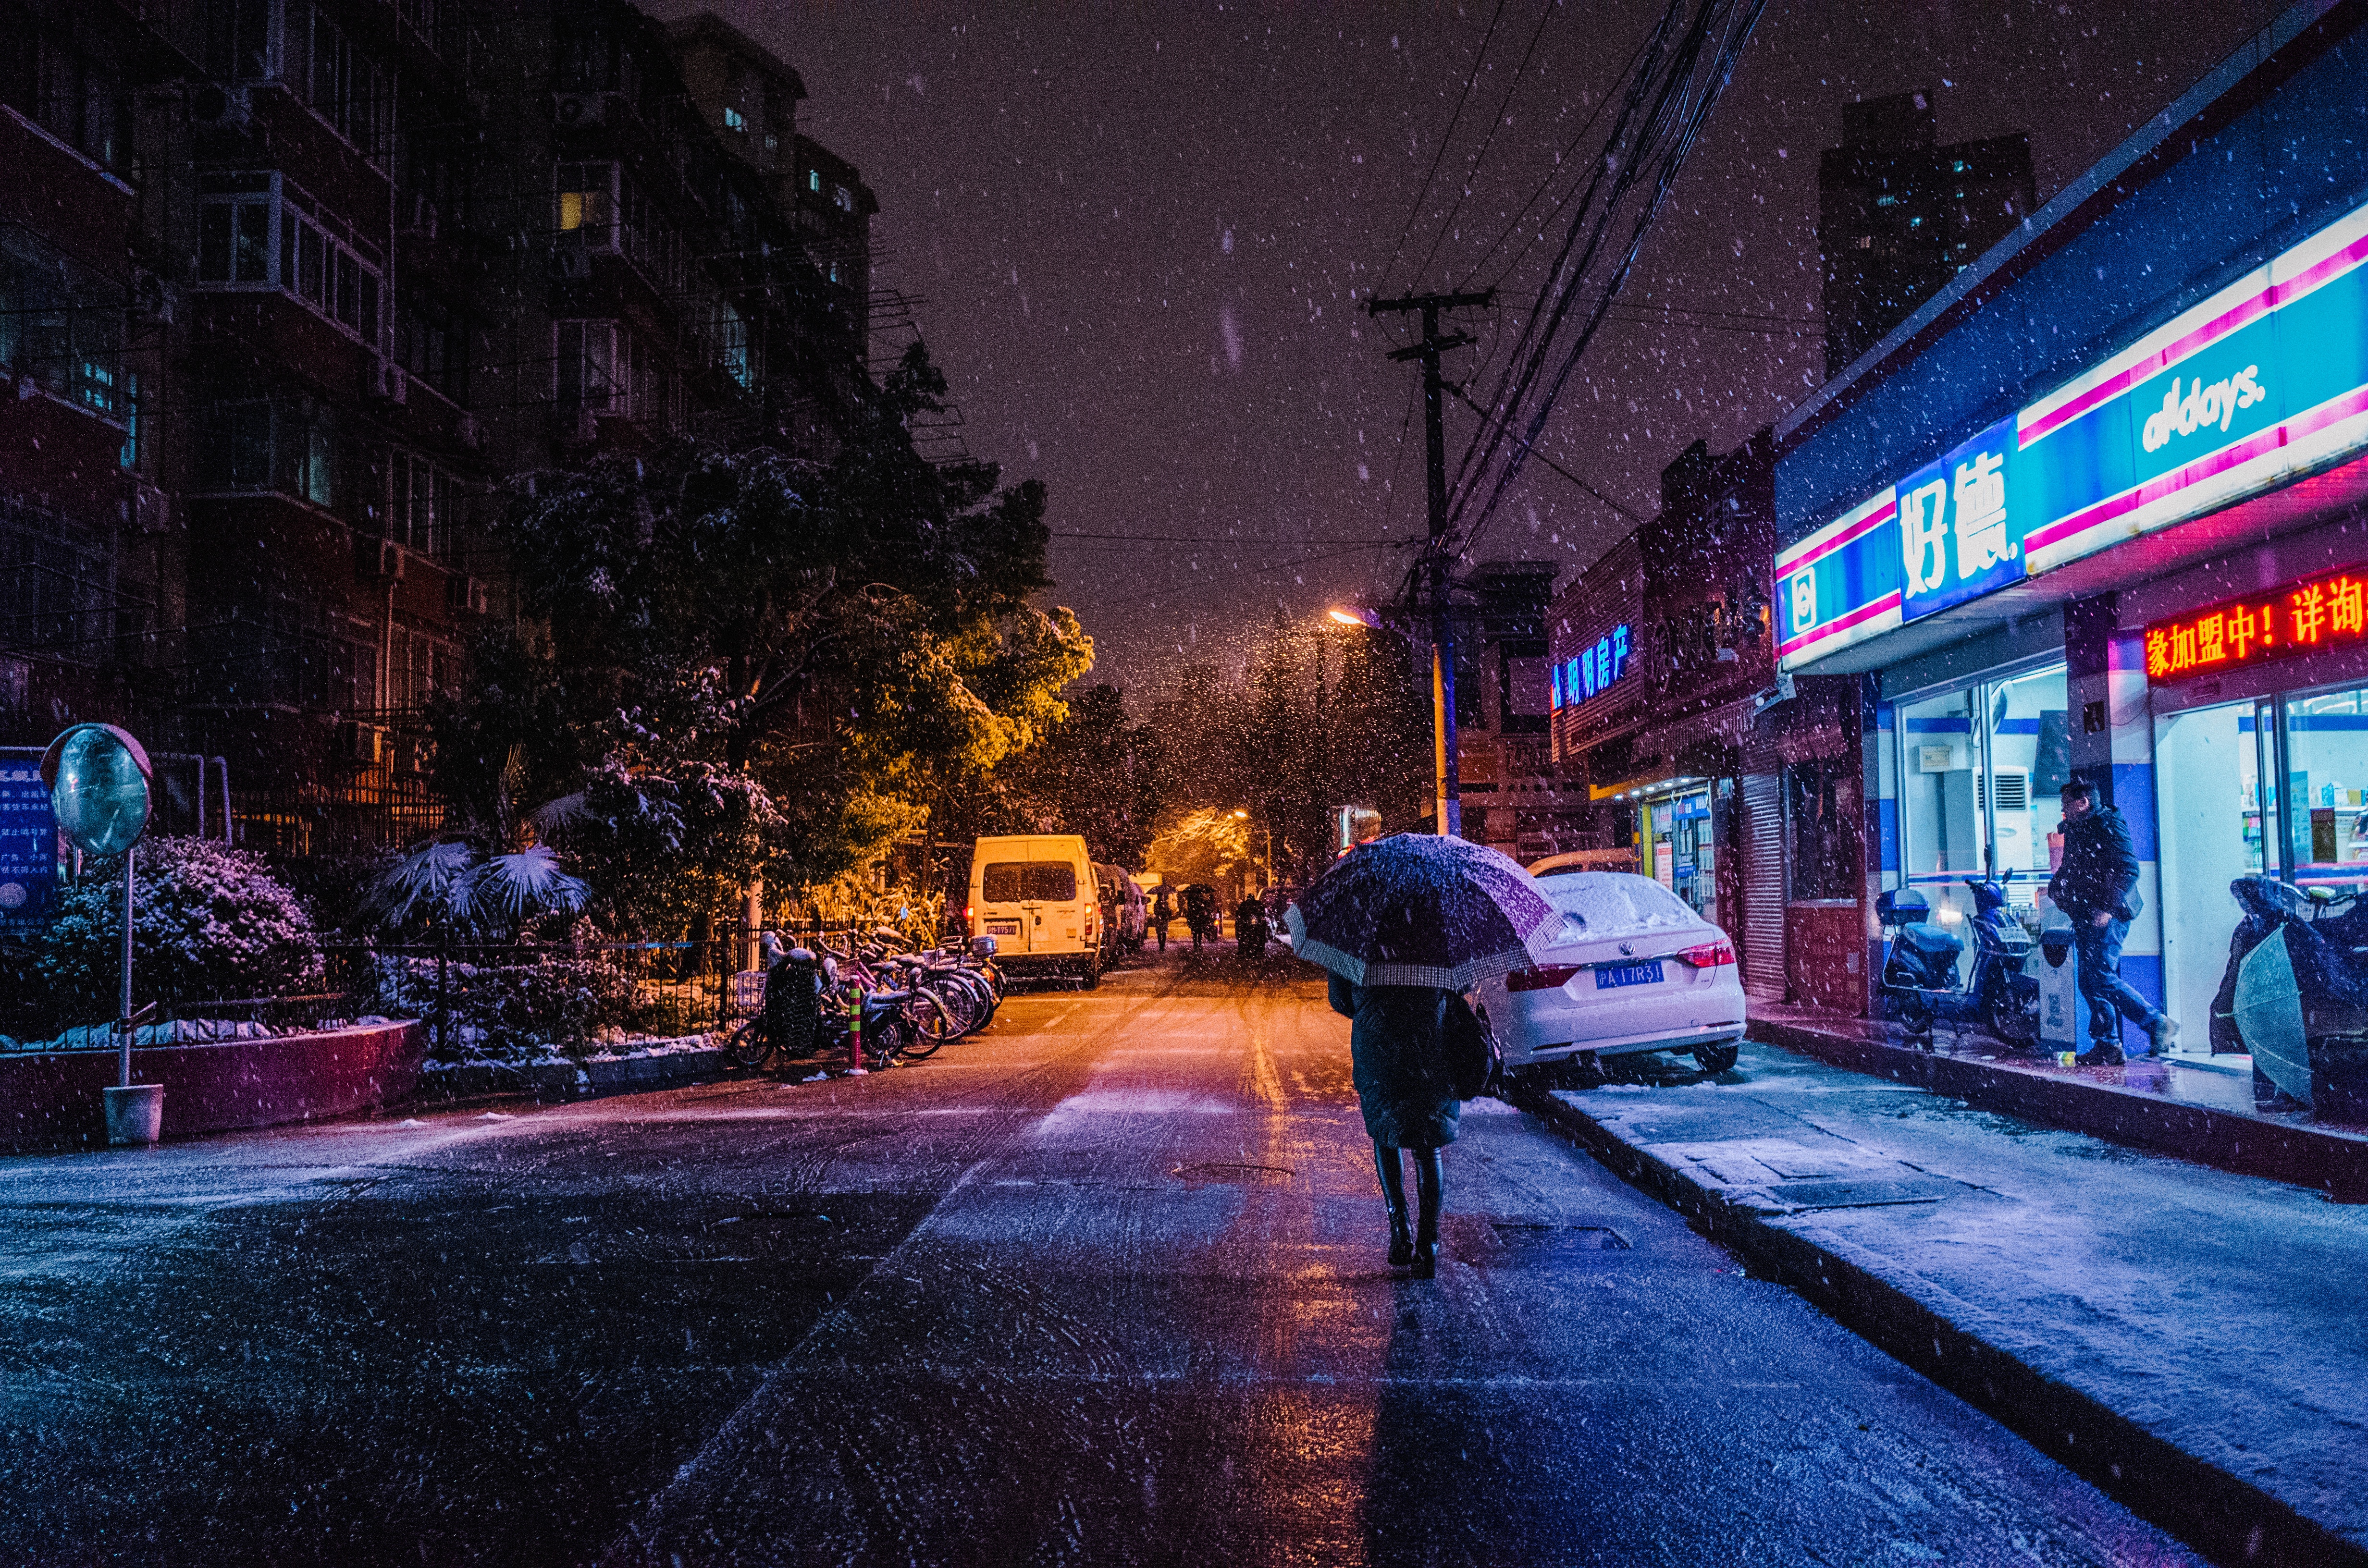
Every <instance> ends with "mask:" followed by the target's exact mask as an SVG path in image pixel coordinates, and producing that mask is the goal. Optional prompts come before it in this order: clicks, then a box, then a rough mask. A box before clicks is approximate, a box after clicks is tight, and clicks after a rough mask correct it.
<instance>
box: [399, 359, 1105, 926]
mask: <svg viewBox="0 0 2368 1568" xmlns="http://www.w3.org/2000/svg"><path fill="white" fill-rule="evenodd" d="M944 390H945V383H944V381H943V379H942V378H941V377H939V374H938V372H937V371H936V369H934V368H933V367H932V366H931V365H930V364H929V362H928V357H927V355H926V354H925V353H923V352H922V351H921V350H920V349H919V347H917V346H916V347H915V349H914V350H912V351H911V352H909V353H908V354H907V355H906V356H905V359H904V361H903V362H902V363H901V364H900V365H899V366H898V367H897V369H895V370H894V372H893V373H892V374H891V375H890V376H889V377H888V378H887V380H886V381H885V382H884V383H883V384H882V386H881V387H880V388H879V389H877V391H876V392H875V394H874V395H873V396H872V398H871V400H870V402H869V403H867V405H866V406H865V407H864V408H863V409H862V410H861V411H860V414H859V415H858V417H857V418H856V420H855V421H854V423H853V426H852V427H851V428H850V430H849V431H848V438H847V440H846V442H845V444H844V445H843V446H842V447H841V448H840V449H839V450H838V451H837V453H836V455H834V456H833V457H832V458H831V460H829V461H827V462H814V461H809V460H801V459H796V458H791V457H789V456H785V455H784V454H782V453H780V452H777V451H773V450H769V449H752V450H745V451H734V450H726V449H721V448H717V447H712V446H703V445H696V444H690V443H683V444H678V445H676V446H673V447H669V448H666V449H662V450H658V451H655V452H650V453H644V454H642V455H639V456H633V455H626V454H609V455H605V456H602V457H600V458H597V459H595V460H593V461H591V462H590V463H588V464H586V465H585V466H583V467H580V468H576V469H571V470H566V471H562V472H545V473H541V474H538V475H535V476H533V477H532V478H531V479H530V480H529V481H526V482H524V483H522V484H521V485H520V487H519V488H518V492H517V494H515V495H514V498H513V504H512V506H510V508H509V509H508V511H507V514H506V516H505V517H504V519H503V520H502V522H501V523H500V525H499V526H498V528H497V530H496V531H497V535H498V537H499V540H500V542H501V543H502V544H503V545H504V546H505V547H506V550H507V555H508V558H509V562H510V564H511V568H512V571H513V572H514V574H515V575H516V579H517V582H518V589H519V593H520V597H521V601H522V607H523V608H524V610H525V612H526V614H527V615H528V616H529V617H530V618H532V619H533V621H534V622H535V623H537V625H538V626H539V627H540V628H541V629H542V631H541V633H540V634H539V635H538V636H536V637H534V638H527V637H521V636H519V635H518V633H517V632H516V631H513V630H511V629H507V628H500V627H493V628H488V629H486V630H485V631H484V633H483V634H482V635H481V636H480V637H479V638H478V640H477V642H476V644H475V646H474V648H473V649H472V654H473V659H474V670H473V672H472V681H471V683H470V686H469V688H468V689H467V690H466V691H465V692H463V693H461V694H458V695H455V696H453V697H450V698H448V699H445V700H444V701H443V702H441V703H440V704H438V706H437V708H436V709H435V710H434V711H433V712H432V714H431V723H432V725H433V726H434V729H435V732H436V735H437V741H438V762H437V767H438V785H439V788H440V789H441V790H443V792H444V793H445V795H446V798H447V801H448V805H449V807H450V810H451V811H452V812H454V813H455V814H456V815H457V816H458V817H459V818H460V819H461V820H463V821H465V822H468V823H470V824H477V826H478V830H479V831H481V832H483V833H484V834H485V835H489V836H493V837H497V838H499V837H507V838H510V839H512V840H514V841H515V840H518V839H520V838H531V839H535V840H541V839H544V838H548V839H549V840H551V841H552V842H553V843H555V844H557V845H558V846H560V847H562V848H563V849H565V850H567V851H569V852H570V853H571V854H574V855H577V856H579V857H581V858H582V863H583V869H584V871H585V874H586V876H587V877H588V878H589V879H590V880H591V881H592V882H593V884H594V886H595V888H596V889H597V890H598V892H599V893H600V894H601V895H602V897H601V901H600V903H599V904H598V905H597V906H596V908H597V909H598V911H599V912H600V913H601V914H602V915H604V917H606V918H608V919H609V920H611V921H613V922H616V923H618V924H621V925H625V926H636V927H647V926H652V925H653V924H655V925H657V926H667V927H670V928H673V929H681V928H682V923H683V922H684V921H686V920H687V919H689V918H695V915H696V913H697V911H696V908H695V906H696V905H698V904H700V903H703V902H706V901H710V900H715V899H717V898H718V897H719V895H720V893H721V892H723V889H724V888H725V887H726V886H727V885H731V884H732V883H734V881H735V880H736V881H748V880H750V879H754V878H757V877H761V878H763V879H765V880H766V881H768V882H772V883H776V884H780V883H791V884H805V883H811V882H816V881H824V880H826V879H827V878H829V877H831V876H833V875H835V874H837V872H839V871H841V870H844V869H848V868H849V867H851V866H855V865H858V864H860V863H862V862H863V861H865V860H867V859H869V858H872V857H874V856H876V855H877V854H878V853H880V852H881V851H882V849H884V847H885V846H887V845H888V844H889V843H890V842H892V841H893V840H894V839H895V838H896V837H898V836H900V835H904V834H905V833H908V832H910V831H912V830H913V829H915V828H916V827H917V826H919V825H920V824H922V822H923V821H924V820H925V819H926V817H927V814H928V808H929V804H930V802H931V801H932V799H933V797H934V796H935V795H936V793H937V784H938V779H939V776H940V775H941V774H944V773H948V772H965V771H977V770H984V769H990V768H993V767H996V765H997V764H999V763H1001V762H1002V761H1003V760H1004V759H1005V758H1007V757H1008V756H1012V755H1014V754H1015V753H1018V752H1020V751H1022V750H1024V749H1025V748H1026V747H1027V746H1029V745H1030V744H1032V743H1033V742H1034V741H1035V740H1036V738H1037V737H1038V736H1039V735H1040V734H1042V733H1043V732H1044V730H1045V729H1046V728H1047V727H1048V726H1050V725H1051V724H1053V723H1054V722H1056V721H1058V720H1059V718H1060V717H1061V716H1062V713H1063V712H1064V708H1063V705H1062V702H1061V700H1060V698H1059V693H1060V691H1061V690H1062V688H1063V687H1065V686H1066V685H1067V684H1068V683H1069V682H1070V681H1072V680H1073V679H1075V678H1076V676H1080V675H1082V674H1083V673H1084V672H1085V671H1086V670H1087V668H1088V667H1090V665H1091V662H1092V642H1091V641H1090V640H1089V639H1088V638H1087V636H1086V634H1085V632H1084V631H1083V630H1082V629H1081V628H1080V627H1079V626H1078V625H1077V622H1076V618H1075V617H1074V616H1072V615H1070V614H1069V612H1067V611H1066V610H1063V609H1051V610H1047V609H1043V608H1039V607H1037V606H1036V605H1035V604H1033V603H1032V602H1031V599H1032V597H1033V596H1035V595H1037V594H1039V593H1040V592H1041V591H1042V590H1043V589H1044V588H1046V587H1048V586H1049V585H1050V584H1049V581H1048V580H1047V579H1046V577H1045V575H1044V551H1045V546H1046V541H1047V540H1048V538H1049V535H1048V533H1047V530H1046V528H1045V526H1044V521H1043V513H1044V492H1043V488H1042V485H1039V484H1037V483H1034V482H1032V481H1031V482H1027V483H1020V484H1017V485H1013V486H1009V487H1008V488H998V487H997V479H998V475H997V472H996V469H995V467H994V466H993V465H991V464H985V463H962V464H953V465H937V464H931V463H929V462H928V461H926V460H923V459H922V458H921V457H920V456H919V455H918V454H917V453H916V452H915V451H914V449H913V446H912V441H911V438H910V437H909V435H908V434H907V431H906V422H907V421H908V420H910V419H911V418H912V417H913V416H915V415H917V414H921V413H924V412H926V411H929V410H932V409H935V408H937V407H939V406H940V401H941V399H942V396H943V393H944ZM553 801H569V802H571V804H570V805H569V806H568V807H567V808H565V809H560V808H556V807H553V808H552V809H551V810H548V811H542V810H538V809H537V808H538V807H539V806H540V805H541V804H542V803H545V802H553Z"/></svg>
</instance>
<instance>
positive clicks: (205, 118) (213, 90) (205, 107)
mask: <svg viewBox="0 0 2368 1568" xmlns="http://www.w3.org/2000/svg"><path fill="white" fill-rule="evenodd" d="M254 118H255V117H254V115H253V114H252V113H251V112H250V111H249V110H248V108H247V107H246V95H245V94H244V93H241V92H238V91H236V90H234V89H233V88H229V87H222V86H217V85H214V84H213V83H211V82H209V83H207V84H206V85H203V86H201V87H199V89H198V90H197V91H196V92H194V93H191V94H190V95H189V123H190V124H191V125H194V126H197V127H198V128H199V129H200V130H206V131H244V130H245V129H246V128H247V126H248V125H249V124H250V123H251V122H252V121H253V119H254Z"/></svg>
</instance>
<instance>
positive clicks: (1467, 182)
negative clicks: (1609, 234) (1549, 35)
mask: <svg viewBox="0 0 2368 1568" xmlns="http://www.w3.org/2000/svg"><path fill="white" fill-rule="evenodd" d="M1561 6H1562V0H1546V6H1545V9H1544V10H1543V11H1541V12H1540V13H1539V14H1538V25H1537V26H1536V27H1535V28H1532V29H1531V33H1530V44H1529V47H1528V48H1527V49H1524V50H1523V51H1521V60H1520V64H1518V65H1516V66H1514V67H1513V79H1512V80H1511V81H1509V82H1508V83H1506V84H1505V96H1504V97H1502V98H1501V99H1499V100H1498V101H1497V113H1496V115H1495V116H1494V117H1493V118H1492V119H1490V120H1489V121H1488V134H1487V135H1486V136H1484V137H1482V138H1481V139H1480V150H1479V151H1478V152H1476V153H1473V154H1472V157H1471V159H1470V161H1468V162H1467V163H1466V164H1465V165H1463V180H1462V182H1461V184H1460V186H1459V187H1458V188H1457V190H1456V193H1455V200H1454V202H1453V204H1452V205H1451V206H1450V207H1449V208H1448V210H1447V216H1446V217H1444V218H1442V219H1440V222H1439V233H1436V234H1434V235H1432V236H1431V241H1430V248H1429V250H1427V251H1425V252H1423V256H1422V264H1421V265H1420V266H1418V267H1416V268H1415V269H1414V275H1415V276H1416V277H1417V278H1420V277H1422V276H1423V275H1424V274H1426V273H1428V272H1429V270H1430V263H1431V259H1432V258H1433V257H1434V256H1438V255H1439V247H1440V244H1443V243H1444V242H1445V241H1446V239H1447V236H1448V234H1449V233H1451V232H1452V230H1453V229H1454V227H1455V215H1456V214H1457V213H1458V212H1461V211H1463V199H1464V198H1466V197H1468V196H1470V195H1471V194H1472V178H1473V176H1474V175H1476V174H1478V173H1479V172H1480V165H1482V164H1483V163H1485V162H1486V161H1487V157H1488V149H1489V148H1491V147H1493V146H1495V145H1496V144H1497V131H1501V130H1503V129H1504V128H1505V111H1506V110H1507V109H1508V108H1511V107H1512V103H1513V94H1514V92H1515V91H1516V90H1517V89H1519V88H1520V85H1521V76H1522V74H1524V73H1525V72H1527V71H1528V70H1529V68H1530V60H1531V57H1532V56H1534V55H1535V54H1536V53H1537V51H1538V40H1540V39H1542V38H1543V37H1545V36H1546V24H1547V23H1548V22H1550V21H1552V20H1554V12H1555V11H1557V10H1559V9H1560V8H1561Z"/></svg>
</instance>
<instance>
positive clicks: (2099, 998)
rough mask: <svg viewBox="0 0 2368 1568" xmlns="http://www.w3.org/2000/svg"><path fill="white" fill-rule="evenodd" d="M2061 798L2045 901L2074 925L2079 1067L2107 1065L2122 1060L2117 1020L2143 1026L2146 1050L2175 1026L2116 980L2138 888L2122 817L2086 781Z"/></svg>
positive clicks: (2162, 1043) (2069, 786)
mask: <svg viewBox="0 0 2368 1568" xmlns="http://www.w3.org/2000/svg"><path fill="white" fill-rule="evenodd" d="M2063 800H2064V822H2063V824H2062V826H2061V827H2060V828H2059V829H2058V831H2059V832H2061V833H2062V834H2063V835H2064V861H2063V864H2062V865H2061V866H2059V867H2058V868H2057V869H2056V871H2055V877H2054V878H2053V879H2052V880H2050V881H2049V882H2048V884H2047V896H2048V897H2049V898H2050V899H2051V900H2053V901H2054V902H2055V907H2056V908H2058V909H2060V910H2062V911H2063V912H2064V915H2065V917H2066V919H2068V920H2070V921H2071V922H2072V927H2073V933H2074V939H2075V942H2076V944H2077V946H2078V949H2079V953H2080V994H2081V996H2082V998H2083V999H2084V1000H2086V1001H2087V1002H2088V1004H2089V1049H2088V1050H2087V1051H2083V1052H2082V1053H2081V1054H2080V1057H2079V1061H2080V1063H2081V1065H2083V1066H2085V1067H2113V1066H2118V1065H2120V1063H2121V1061H2122V1046H2121V1035H2122V1019H2123V1018H2124V1017H2126V1018H2128V1019H2129V1020H2130V1022H2132V1023H2134V1024H2137V1025H2139V1026H2141V1027H2142V1028H2145V1030H2146V1039H2147V1042H2148V1043H2147V1049H2148V1050H2149V1051H2162V1050H2163V1049H2164V1048H2166V1047H2168V1046H2169V1044H2170V1041H2171V1039H2172V1037H2173V1036H2175V1035H2177V1034H2178V1033H2179V1026H2178V1025H2177V1024H2175V1023H2173V1022H2171V1020H2170V1017H2169V1014H2166V1013H2157V1012H2156V1011H2155V1010H2154V1009H2153V1008H2152V1007H2150V1006H2147V1005H2146V998H2145V997H2143V996H2141V995H2139V994H2137V992H2136V991H2135V990H2134V989H2133V988H2132V987H2131V985H2130V983H2129V982H2128V981H2126V980H2123V978H2122V943H2123V939H2125V938H2126V937H2128V936H2129V934H2130V918H2131V916H2133V915H2135V914H2136V913H2137V910H2136V908H2135V906H2134V905H2133V904H2132V903H2131V902H2130V901H2131V897H2132V894H2133V892H2134V891H2135V889H2136V887H2137V885H2138V855H2137V848H2136V846H2135V845H2133V844H2132V843H2131V842H2130V824H2128V823H2126V822H2124V821H2123V820H2122V813H2121V812H2118V811H2115V810H2114V809H2113V808H2112V807H2111V806H2100V805H2099V804H2098V803H2097V787H2096V786H2095V785H2094V784H2091V783H2089V781H2088V780H2087V779H2085V778H2074V779H2072V780H2070V781H2069V782H2067V783H2066V785H2065V786H2064V796H2063Z"/></svg>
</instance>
